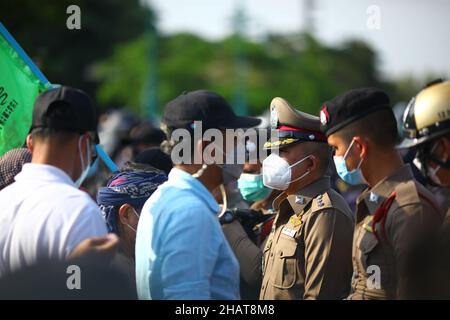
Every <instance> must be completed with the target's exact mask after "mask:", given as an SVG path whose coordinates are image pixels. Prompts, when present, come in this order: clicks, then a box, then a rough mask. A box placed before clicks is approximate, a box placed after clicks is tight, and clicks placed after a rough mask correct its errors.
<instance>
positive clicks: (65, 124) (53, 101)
mask: <svg viewBox="0 0 450 320" xmlns="http://www.w3.org/2000/svg"><path fill="white" fill-rule="evenodd" d="M58 109H59V110H58ZM97 123H98V119H97V113H96V110H95V107H94V105H93V103H92V101H91V99H90V98H89V96H88V95H87V94H86V93H85V92H83V91H81V90H79V89H75V88H71V87H67V86H61V87H57V88H55V89H50V90H48V91H45V92H43V93H41V94H40V95H39V96H38V97H37V98H36V102H35V103H34V109H33V120H32V125H31V128H32V129H35V128H51V129H58V130H63V131H73V132H79V133H84V132H88V131H93V132H97Z"/></svg>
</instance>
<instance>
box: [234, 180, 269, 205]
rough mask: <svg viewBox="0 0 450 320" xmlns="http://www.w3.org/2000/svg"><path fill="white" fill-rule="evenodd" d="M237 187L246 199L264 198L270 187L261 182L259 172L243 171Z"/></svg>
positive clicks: (257, 199)
mask: <svg viewBox="0 0 450 320" xmlns="http://www.w3.org/2000/svg"><path fill="white" fill-rule="evenodd" d="M238 188H239V191H240V192H241V195H242V197H243V198H244V199H245V200H248V201H259V200H264V199H265V198H267V197H268V196H269V194H270V193H271V191H272V189H270V188H267V187H266V186H265V185H264V184H263V178H262V175H261V174H251V173H243V174H241V177H240V178H239V180H238Z"/></svg>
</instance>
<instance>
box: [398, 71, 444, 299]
mask: <svg viewBox="0 0 450 320" xmlns="http://www.w3.org/2000/svg"><path fill="white" fill-rule="evenodd" d="M401 125H402V126H401V127H402V129H403V130H402V131H403V132H402V133H403V137H404V139H403V141H402V143H401V144H400V145H399V146H398V148H399V149H403V148H415V151H416V157H415V159H414V164H415V165H416V167H418V168H419V170H420V171H421V172H422V174H423V175H424V176H425V177H426V179H427V184H426V186H427V188H428V189H429V190H431V191H432V192H433V194H434V195H435V198H436V200H437V202H438V204H439V206H440V208H441V209H442V210H443V211H444V212H446V213H447V214H446V217H445V222H444V225H443V228H442V230H441V232H440V233H438V234H437V236H436V238H435V239H434V242H433V243H432V245H430V243H426V244H425V245H424V248H423V250H422V252H419V254H418V255H417V258H416V262H415V263H414V265H415V266H416V268H417V275H418V276H420V277H421V278H423V279H424V281H423V283H422V284H421V287H418V288H416V290H415V291H419V292H421V293H422V296H424V297H425V298H430V299H449V298H450V274H449V272H448V270H450V253H448V252H449V250H448V248H449V245H450V81H443V80H440V79H439V80H435V81H433V82H431V83H429V84H428V85H427V86H426V87H425V88H424V89H423V90H421V91H420V92H419V93H418V94H417V95H416V96H415V97H413V98H412V99H411V101H410V103H409V104H408V106H407V107H406V109H405V112H404V115H403V118H402V123H401ZM425 246H426V247H425Z"/></svg>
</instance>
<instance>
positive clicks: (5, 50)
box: [0, 23, 51, 156]
mask: <svg viewBox="0 0 450 320" xmlns="http://www.w3.org/2000/svg"><path fill="white" fill-rule="evenodd" d="M50 87H51V84H50V83H49V82H48V80H47V79H46V78H45V76H44V75H43V74H42V73H41V72H40V71H39V69H38V68H37V67H36V66H35V65H34V63H33V62H32V61H31V59H30V58H29V57H28V56H27V55H26V53H25V52H24V51H23V50H22V48H21V47H20V46H19V44H18V43H17V42H16V41H15V40H14V38H13V37H12V36H11V35H10V34H9V32H8V31H7V30H6V28H5V27H4V26H3V24H1V23H0V156H2V155H3V154H5V153H6V152H7V151H9V150H11V149H13V148H18V147H21V146H22V145H23V144H24V142H25V139H26V136H27V134H28V132H29V131H30V127H31V116H32V113H33V105H34V100H35V99H36V97H37V95H38V94H39V93H41V92H43V91H45V90H47V89H48V88H50Z"/></svg>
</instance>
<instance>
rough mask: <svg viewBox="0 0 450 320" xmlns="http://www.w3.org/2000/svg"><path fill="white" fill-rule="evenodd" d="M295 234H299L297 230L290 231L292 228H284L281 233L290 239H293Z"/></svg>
mask: <svg viewBox="0 0 450 320" xmlns="http://www.w3.org/2000/svg"><path fill="white" fill-rule="evenodd" d="M295 232H297V230H295V229H290V228H288V227H284V228H283V231H281V233H282V234H285V235H287V236H288V237H291V238H293V237H294V235H295Z"/></svg>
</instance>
